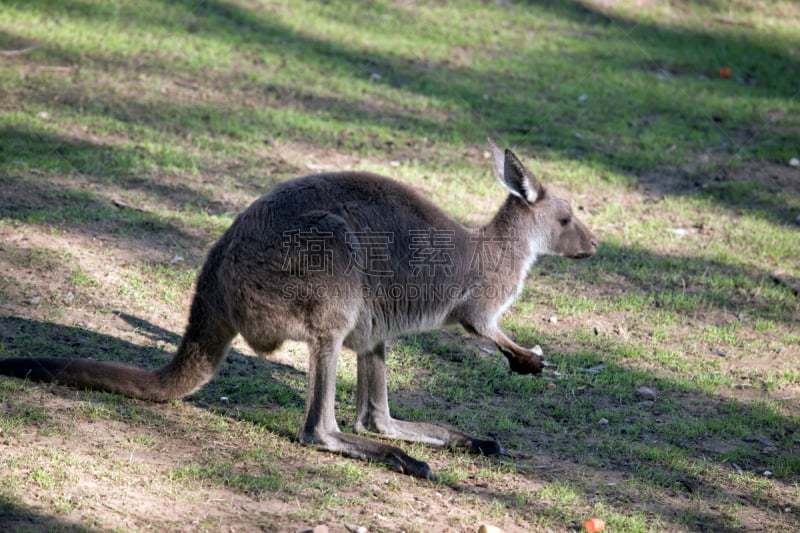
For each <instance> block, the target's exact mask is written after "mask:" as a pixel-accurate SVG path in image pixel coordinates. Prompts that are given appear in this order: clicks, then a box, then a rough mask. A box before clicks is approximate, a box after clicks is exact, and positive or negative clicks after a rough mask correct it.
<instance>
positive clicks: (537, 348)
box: [531, 344, 544, 357]
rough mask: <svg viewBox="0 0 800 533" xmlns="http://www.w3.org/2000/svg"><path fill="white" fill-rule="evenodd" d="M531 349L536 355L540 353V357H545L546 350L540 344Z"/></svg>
mask: <svg viewBox="0 0 800 533" xmlns="http://www.w3.org/2000/svg"><path fill="white" fill-rule="evenodd" d="M531 351H532V352H533V353H534V354H535V355H538V356H539V357H544V350H542V347H541V346H539V345H538V344H537V345H536V346H534V347H533V348H531Z"/></svg>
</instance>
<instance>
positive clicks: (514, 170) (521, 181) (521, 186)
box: [488, 139, 544, 204]
mask: <svg viewBox="0 0 800 533" xmlns="http://www.w3.org/2000/svg"><path fill="white" fill-rule="evenodd" d="M488 141H489V149H490V150H491V151H492V162H493V163H494V165H493V167H494V175H495V177H496V178H497V181H499V182H500V184H501V185H503V187H505V188H506V189H508V192H510V193H511V194H513V195H515V196H519V197H520V198H522V199H523V200H525V201H526V202H528V203H529V204H532V203H534V202H535V201H536V200H537V199H539V198H540V197H541V196H542V194H543V192H544V191H543V190H542V185H541V184H540V183H539V180H537V179H536V178H535V177H534V176H533V174H531V173H530V172H528V170H527V169H526V168H525V166H524V165H523V164H522V162H521V161H520V160H519V159H518V158H517V156H516V155H514V152H512V151H511V150H508V149H506V151H505V152H503V151H502V150H500V148H498V147H497V145H496V144H495V143H494V142H493V141H492V139H488Z"/></svg>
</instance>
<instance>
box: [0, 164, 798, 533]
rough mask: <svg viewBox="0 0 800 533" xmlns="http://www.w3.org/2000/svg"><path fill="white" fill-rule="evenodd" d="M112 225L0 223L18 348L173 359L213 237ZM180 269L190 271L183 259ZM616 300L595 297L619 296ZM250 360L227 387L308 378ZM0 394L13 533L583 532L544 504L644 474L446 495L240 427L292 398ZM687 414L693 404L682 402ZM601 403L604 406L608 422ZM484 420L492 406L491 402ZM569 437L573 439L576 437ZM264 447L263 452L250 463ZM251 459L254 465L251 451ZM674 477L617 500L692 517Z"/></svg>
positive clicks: (285, 365)
mask: <svg viewBox="0 0 800 533" xmlns="http://www.w3.org/2000/svg"><path fill="white" fill-rule="evenodd" d="M476 157H478V158H479V156H476ZM334 159H335V160H331V161H322V162H320V163H319V164H320V165H331V166H335V165H345V166H350V165H353V166H357V164H358V162H356V161H350V160H348V159H347V158H344V156H342V157H341V158H334ZM765 179H770V180H771V179H773V178H772V177H767V178H765ZM57 186H58V185H57V184H53V187H54V188H56V187H57ZM72 186H73V187H74V186H75V184H74V183H73V184H72ZM85 187H86V188H87V189H88V190H92V191H93V192H94V193H95V194H98V195H99V196H100V197H102V198H105V199H106V201H108V202H109V205H113V204H111V202H112V201H113V200H114V199H121V200H124V202H126V203H125V204H124V205H123V206H122V207H120V208H119V209H130V208H131V206H134V205H135V201H134V200H132V199H131V198H128V197H126V196H124V192H123V191H122V190H116V189H114V188H113V187H110V186H109V187H107V188H104V187H102V186H98V185H96V184H93V183H86V184H85ZM174 194H175V195H177V196H174V197H172V198H170V197H169V196H167V198H168V200H167V201H172V202H176V203H179V202H180V201H181V200H182V199H183V198H182V196H180V195H181V194H182V193H179V192H176V193H174ZM248 196H249V195H248V194H247V193H246V192H241V191H240V192H236V191H235V190H234V192H233V193H231V195H230V197H228V198H225V199H223V200H222V203H224V204H225V205H220V206H216V204H215V206H212V209H232V210H238V209H241V208H242V207H243V206H245V205H246V204H247V202H248ZM646 199H647V194H641V193H639V192H635V191H631V192H629V193H620V195H619V197H617V198H615V199H614V201H616V202H623V203H624V202H643V201H645V200H646ZM578 201H579V202H580V203H582V204H585V205H586V206H587V209H592V201H593V200H592V199H591V198H589V197H585V196H584V197H581V196H579V197H578ZM2 202H3V205H4V206H5V208H6V209H13V208H25V209H33V208H36V207H39V206H46V205H48V202H52V196H49V195H48V194H46V192H43V191H41V190H40V189H37V188H34V187H26V185H25V184H24V183H14V184H13V186H10V187H9V188H8V189H6V198H5V200H2ZM128 203H130V205H128ZM108 224H109V223H107V222H103V221H91V222H88V223H85V224H76V225H74V226H69V227H64V228H58V229H55V228H51V227H48V226H45V225H42V226H38V225H32V224H20V225H18V226H12V225H5V226H0V272H2V277H1V278H0V289H2V295H3V299H2V301H0V343H3V344H6V345H9V346H11V345H14V344H15V342H16V340H15V339H16V338H17V337H18V336H19V335H20V332H24V335H25V336H33V337H35V338H38V339H39V342H40V344H38V345H33V346H32V347H31V350H32V351H36V350H40V351H46V350H48V349H56V348H57V351H58V353H59V354H60V355H77V356H87V355H90V356H93V357H104V358H105V357H107V358H109V359H114V360H122V361H127V362H132V363H134V364H141V365H154V364H158V363H160V362H161V361H163V360H164V358H165V357H168V355H169V353H171V352H172V351H173V350H174V348H175V346H176V344H177V342H178V340H179V335H180V332H181V330H182V328H183V326H184V321H185V316H186V309H188V305H189V301H190V296H191V288H190V283H191V277H192V268H196V267H197V266H198V265H199V264H200V263H201V262H202V258H203V255H204V253H205V250H206V249H207V246H208V245H209V244H210V239H209V237H208V235H207V234H206V233H204V232H200V231H195V232H192V231H191V230H187V231H183V230H181V231H178V230H176V229H175V228H170V227H167V228H159V227H156V228H155V229H154V230H153V231H152V232H145V233H142V234H138V235H134V236H131V235H128V234H124V233H118V232H115V231H113V228H109V227H108ZM176 255H181V257H183V258H184V260H183V261H181V262H178V263H171V261H172V259H173V258H174V257H175V256H176ZM143 260H145V261H147V262H149V263H151V264H153V265H161V266H169V267H170V268H172V269H173V270H174V271H175V272H176V273H177V274H176V275H177V276H178V277H180V276H181V272H183V273H184V274H186V276H185V279H184V278H181V280H180V281H178V282H177V285H178V287H179V290H175V287H172V286H164V285H162V284H161V283H159V282H158V280H157V279H156V277H154V278H153V279H144V280H141V283H139V284H138V285H135V286H136V287H137V288H136V289H134V290H131V279H132V278H134V277H136V276H138V275H139V274H137V273H136V270H135V268H134V265H136V264H138V263H141V262H142V261H143ZM76 272H78V273H79V274H80V275H79V276H77V275H76ZM534 275H537V274H535V273H534ZM612 286H613V283H611V284H606V285H604V286H602V287H598V288H597V289H595V290H597V291H604V290H612V289H610V288H609V287H612ZM598 296H601V292H598ZM538 313H539V316H538V319H539V320H545V319H546V318H547V317H548V316H549V315H550V313H551V310H550V309H547V308H544V309H541V310H539V312H538ZM735 319H736V318H735V316H733V315H731V316H728V315H726V314H725V313H721V314H720V315H719V316H717V317H706V321H708V322H710V323H713V322H715V321H716V322H719V323H720V324H724V323H725V322H726V321H729V320H735ZM624 322H625V317H624V316H613V315H610V316H599V315H598V316H596V317H595V318H594V322H593V323H594V324H595V326H596V328H598V330H602V331H604V332H605V333H608V335H610V336H612V337H613V336H616V337H628V336H631V335H633V336H636V335H646V334H647V332H641V331H626V330H625V328H624V327H623V326H621V325H622V324H624ZM572 326H573V325H572V324H570V322H569V318H566V319H564V320H562V321H560V322H559V323H558V324H556V325H553V327H552V329H553V332H554V333H557V332H558V329H559V328H570V327H572ZM781 327H784V326H781ZM76 328H77V329H76ZM765 338H767V337H766V336H765ZM440 339H441V342H444V343H451V344H459V345H461V346H462V347H463V348H462V349H463V352H464V353H467V352H470V351H473V352H480V351H481V349H480V344H479V343H475V342H474V341H472V340H471V339H469V338H467V337H465V336H464V335H463V334H461V333H448V334H446V335H444V336H442V337H440ZM560 348H561V349H563V350H566V351H569V350H570V349H571V347H569V346H561V347H560ZM572 348H574V349H579V348H580V347H578V346H575V347H572ZM250 354H251V352H250V351H249V349H248V348H247V347H246V346H244V345H243V343H241V342H237V344H236V345H235V353H234V354H233V355H232V356H231V357H230V360H229V361H228V363H226V367H225V369H224V370H223V375H224V376H226V377H227V376H240V378H239V379H240V382H239V383H240V385H241V386H245V385H246V383H247V382H248V381H251V380H256V379H261V378H266V379H269V378H270V376H271V375H272V374H273V373H279V372H288V373H295V374H297V375H298V376H299V377H298V379H299V380H300V381H302V380H303V379H304V377H303V375H304V374H303V373H304V371H305V364H306V362H305V357H304V350H303V348H302V347H298V346H295V345H288V346H286V347H285V348H284V349H283V350H282V351H280V352H279V353H276V354H274V355H273V356H272V357H271V360H270V361H267V362H259V361H256V360H254V359H251V358H247V357H245V356H247V355H250ZM43 355H44V354H43ZM634 364H635V365H639V366H640V367H642V366H643V363H641V362H637V363H634ZM724 364H725V365H731V366H739V367H741V368H742V369H747V370H748V371H750V370H759V369H767V368H773V367H775V366H776V361H775V360H758V361H747V362H746V363H745V362H744V361H743V360H742V359H739V358H729V359H727V360H725V362H724ZM421 372H422V371H421ZM743 372H744V370H743ZM743 379H744V378H743ZM0 380H2V383H3V385H4V386H5V387H6V389H5V391H6V392H5V394H4V400H3V401H2V402H0V418H4V419H6V420H7V421H8V423H6V424H5V425H3V426H0V457H3V459H4V460H5V462H6V463H7V464H10V465H14V466H13V467H12V469H11V470H10V471H6V472H4V473H3V477H4V478H5V480H6V482H7V483H8V482H10V483H16V482H19V483H25V484H26V486H27V487H29V489H28V490H25V491H24V492H23V494H24V496H23V497H22V498H21V499H18V500H15V501H11V502H0V504H3V506H1V507H0V517H1V520H0V523H2V524H3V527H4V528H5V530H9V531H62V530H63V531H70V530H86V531H112V530H113V531H148V530H150V531H167V530H168V531H197V530H209V531H259V530H261V531H304V530H309V529H311V528H312V527H314V526H317V525H322V524H324V525H326V526H327V527H328V528H329V529H330V531H334V532H338V531H356V530H358V529H357V528H358V527H360V526H361V527H368V528H369V529H370V530H381V531H476V530H477V528H478V526H479V525H480V524H482V523H491V524H494V525H497V526H499V527H501V528H502V529H503V530H504V531H507V532H515V531H520V532H521V531H531V530H535V531H563V530H564V528H563V527H559V528H555V529H554V528H553V527H552V526H550V525H546V524H549V523H552V522H553V521H554V520H555V521H557V522H558V523H560V524H562V525H566V527H567V528H573V529H579V528H578V524H579V522H580V520H579V519H580V518H581V517H580V516H578V513H575V512H574V509H573V512H572V514H571V515H570V516H561V515H559V514H558V510H554V509H552V508H550V507H549V506H548V502H547V499H546V497H537V498H533V497H531V495H532V494H533V493H535V492H536V491H539V490H540V489H543V488H545V487H546V486H547V485H548V483H551V482H553V481H559V480H571V479H575V478H576V476H579V477H581V478H582V479H583V480H585V482H586V483H587V484H589V485H592V484H594V485H596V486H597V487H598V489H597V490H598V492H597V494H598V498H599V497H601V496H602V497H604V498H606V501H607V502H610V503H611V504H612V505H613V497H612V498H608V497H607V495H606V494H605V493H604V492H603V491H604V490H606V489H604V488H603V487H606V488H607V487H614V486H616V485H620V484H624V483H626V482H629V481H630V479H631V477H632V475H633V474H632V472H633V470H634V465H630V464H622V463H621V464H615V465H613V467H612V468H604V467H602V466H601V465H597V466H596V467H590V466H587V465H586V464H578V463H577V462H575V463H573V462H572V460H570V459H568V458H567V459H564V458H560V457H558V456H554V455H552V454H545V453H542V454H537V453H530V452H528V453H517V454H515V456H514V458H513V469H512V468H510V467H507V466H504V461H503V460H486V462H485V463H482V462H481V461H480V460H479V461H478V463H477V465H478V466H475V464H473V463H470V464H469V465H466V466H465V467H464V468H465V471H466V472H467V475H466V476H465V477H463V478H461V479H458V481H457V483H453V484H452V485H447V484H435V483H431V482H427V481H420V480H415V479H410V478H408V477H406V476H402V475H400V474H397V473H394V472H390V471H387V470H386V469H384V468H381V467H374V466H370V465H361V464H357V465H355V466H353V465H352V462H351V461H350V460H346V459H343V458H340V457H338V456H335V455H332V454H327V453H321V452H317V451H314V450H310V449H306V448H303V447H301V446H299V445H298V444H297V443H296V441H295V433H294V432H295V431H296V427H295V426H293V425H292V423H289V422H287V423H283V422H275V423H272V424H270V423H266V424H249V423H247V422H245V421H246V420H248V419H249V418H248V416H257V413H259V412H262V413H263V412H266V413H273V414H274V413H278V414H275V416H276V417H279V416H280V414H279V412H280V411H281V410H283V409H284V406H285V405H286V402H282V404H279V403H276V402H272V401H271V400H270V399H269V398H264V399H263V400H262V401H261V402H257V403H248V404H246V405H242V404H236V403H235V402H234V403H228V402H226V401H224V400H223V399H222V398H221V394H217V392H216V390H217V389H216V388H215V387H217V385H216V384H215V382H212V383H211V384H210V385H209V386H208V387H209V388H210V390H211V392H209V393H208V394H204V395H202V396H201V397H199V398H198V397H193V398H190V399H188V400H186V401H184V402H178V403H174V404H168V405H154V404H149V403H146V402H135V401H128V400H124V401H123V400H119V399H115V398H114V397H113V396H110V395H102V394H97V393H88V392H82V391H75V390H72V389H68V388H63V387H59V386H43V385H35V384H28V383H23V382H20V381H18V380H9V379H6V378H0ZM465 386H467V385H466V384H465ZM288 394H290V395H293V399H292V400H291V401H290V402H289V403H291V402H294V403H295V404H297V405H300V406H301V405H302V395H303V390H302V386H297V387H295V388H293V389H291V390H289V391H288ZM422 394H423V393H422V392H421V391H416V390H415V391H413V392H409V393H408V394H403V395H400V398H399V400H400V401H401V402H403V403H404V404H410V405H412V406H413V404H414V402H421V403H422V404H424V403H425V402H427V401H430V402H434V401H435V400H434V399H429V398H427V397H422V398H420V396H421V395H422ZM572 394H573V395H574V394H576V392H575V391H572ZM578 394H580V391H579V392H578ZM731 394H737V395H747V394H753V395H754V398H753V401H758V398H759V397H760V395H761V393H759V392H758V391H753V390H752V389H750V388H744V389H742V390H737V391H731ZM780 394H781V395H783V396H785V397H786V398H787V402H790V403H791V402H795V401H796V399H797V397H798V394H800V390H798V388H797V387H792V388H784V389H783V390H781V391H780ZM498 401H502V399H500V400H498ZM686 401H697V400H696V398H693V397H692V396H691V395H687V396H686ZM602 407H603V406H602V405H598V409H599V408H602ZM487 408H491V406H483V409H487ZM703 409H708V410H709V412H711V411H713V410H715V409H721V407H720V406H719V405H715V404H714V403H713V402H710V403H709V404H708V405H707V406H698V408H697V409H696V412H702V411H703ZM654 418H655V417H654ZM342 423H343V424H346V423H347V421H346V420H343V421H342ZM563 438H565V439H570V438H578V437H572V436H570V435H567V434H565V435H563ZM696 444H697V449H698V450H702V449H703V447H706V449H708V451H710V452H713V453H720V452H722V451H724V447H725V446H726V445H727V443H715V442H706V443H696ZM598 445H600V443H598ZM254 448H257V449H258V450H259V455H253V453H254V452H252V449H254ZM534 448H535V447H531V448H530V449H534ZM244 450H247V451H248V452H247V453H242V452H243V451H244ZM414 450H415V451H414V453H415V454H417V455H421V456H422V457H424V459H425V460H426V461H428V462H429V463H430V464H431V466H432V468H433V469H434V470H435V471H441V470H447V469H448V468H449V467H450V468H451V467H452V464H453V463H456V464H457V463H459V461H460V457H461V456H460V455H459V454H458V453H451V452H447V451H435V450H428V449H425V448H424V447H415V449H414ZM698 453H699V452H698ZM54 465H56V466H55V467H54ZM53 472H56V473H57V474H54V473H53ZM54 476H55V477H54ZM264 479H268V480H269V479H274V480H276V481H275V483H276V485H275V486H270V485H269V483H267V484H266V485H265V484H264ZM681 480H682V481H681ZM678 481H680V482H681V483H684V484H685V486H686V490H685V491H683V492H682V493H679V494H675V495H673V496H670V497H669V498H667V499H665V500H662V501H659V502H658V503H653V502H652V501H650V499H649V497H648V496H647V495H646V494H643V495H642V497H641V500H642V502H641V504H639V503H637V496H636V495H635V494H632V493H630V492H628V493H624V494H620V495H617V496H615V497H617V498H619V499H620V500H619V501H620V502H622V503H624V505H626V506H627V507H629V508H631V509H635V510H637V512H639V513H644V514H645V515H653V516H655V515H661V516H679V515H680V514H681V513H683V512H685V510H686V509H687V508H688V507H689V506H690V505H691V502H692V500H693V498H694V495H693V494H694V492H695V490H696V489H697V487H698V483H699V482H697V481H696V480H693V479H692V478H691V477H683V478H681V479H679V480H678ZM792 494H793V489H792V488H791V487H789V486H787V487H785V489H784V490H778V493H777V494H774V493H769V494H768V495H765V496H764V500H763V501H759V500H758V499H755V500H754V499H753V496H752V495H751V494H750V493H745V492H742V493H739V494H737V493H731V494H729V497H730V498H731V499H733V500H734V501H736V502H737V503H738V504H739V505H741V506H742V509H746V512H741V511H737V512H736V513H735V514H736V517H737V520H738V524H739V525H738V526H736V527H739V528H741V529H743V530H747V531H762V530H765V528H764V527H763V524H764V523H767V522H769V523H770V524H773V525H774V518H769V517H768V516H767V515H766V514H765V511H762V506H764V505H768V506H769V507H770V508H774V507H776V506H783V507H785V509H786V519H785V524H786V525H787V527H789V528H790V529H791V527H793V524H797V521H796V518H795V516H794V513H797V512H798V508H797V502H793V501H791V497H792V496H791V495H792ZM765 502H769V503H765ZM577 507H578V508H582V509H583V510H584V511H585V513H584V514H585V515H586V516H588V515H589V514H590V513H592V512H593V509H594V507H593V506H592V504H591V502H587V503H585V504H577ZM53 509H56V510H58V512H57V513H54V512H53V511H52V510H53ZM720 512H722V513H723V514H724V510H723V511H720V510H719V509H713V508H711V509H708V517H709V518H708V524H709V525H708V526H705V525H699V526H696V527H693V528H688V529H689V530H699V531H706V530H709V531H710V530H715V531H728V530H731V531H733V530H736V528H735V527H733V526H730V525H729V524H728V523H726V522H724V521H715V520H716V519H715V518H714V517H715V516H717V515H718V514H719V513H720ZM537 513H541V515H542V516H543V517H547V521H546V523H545V524H543V523H538V522H537V521H536V519H535V517H536V515H537ZM532 517H533V518H532ZM715 527H716V528H715ZM787 530H788V529H787Z"/></svg>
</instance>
